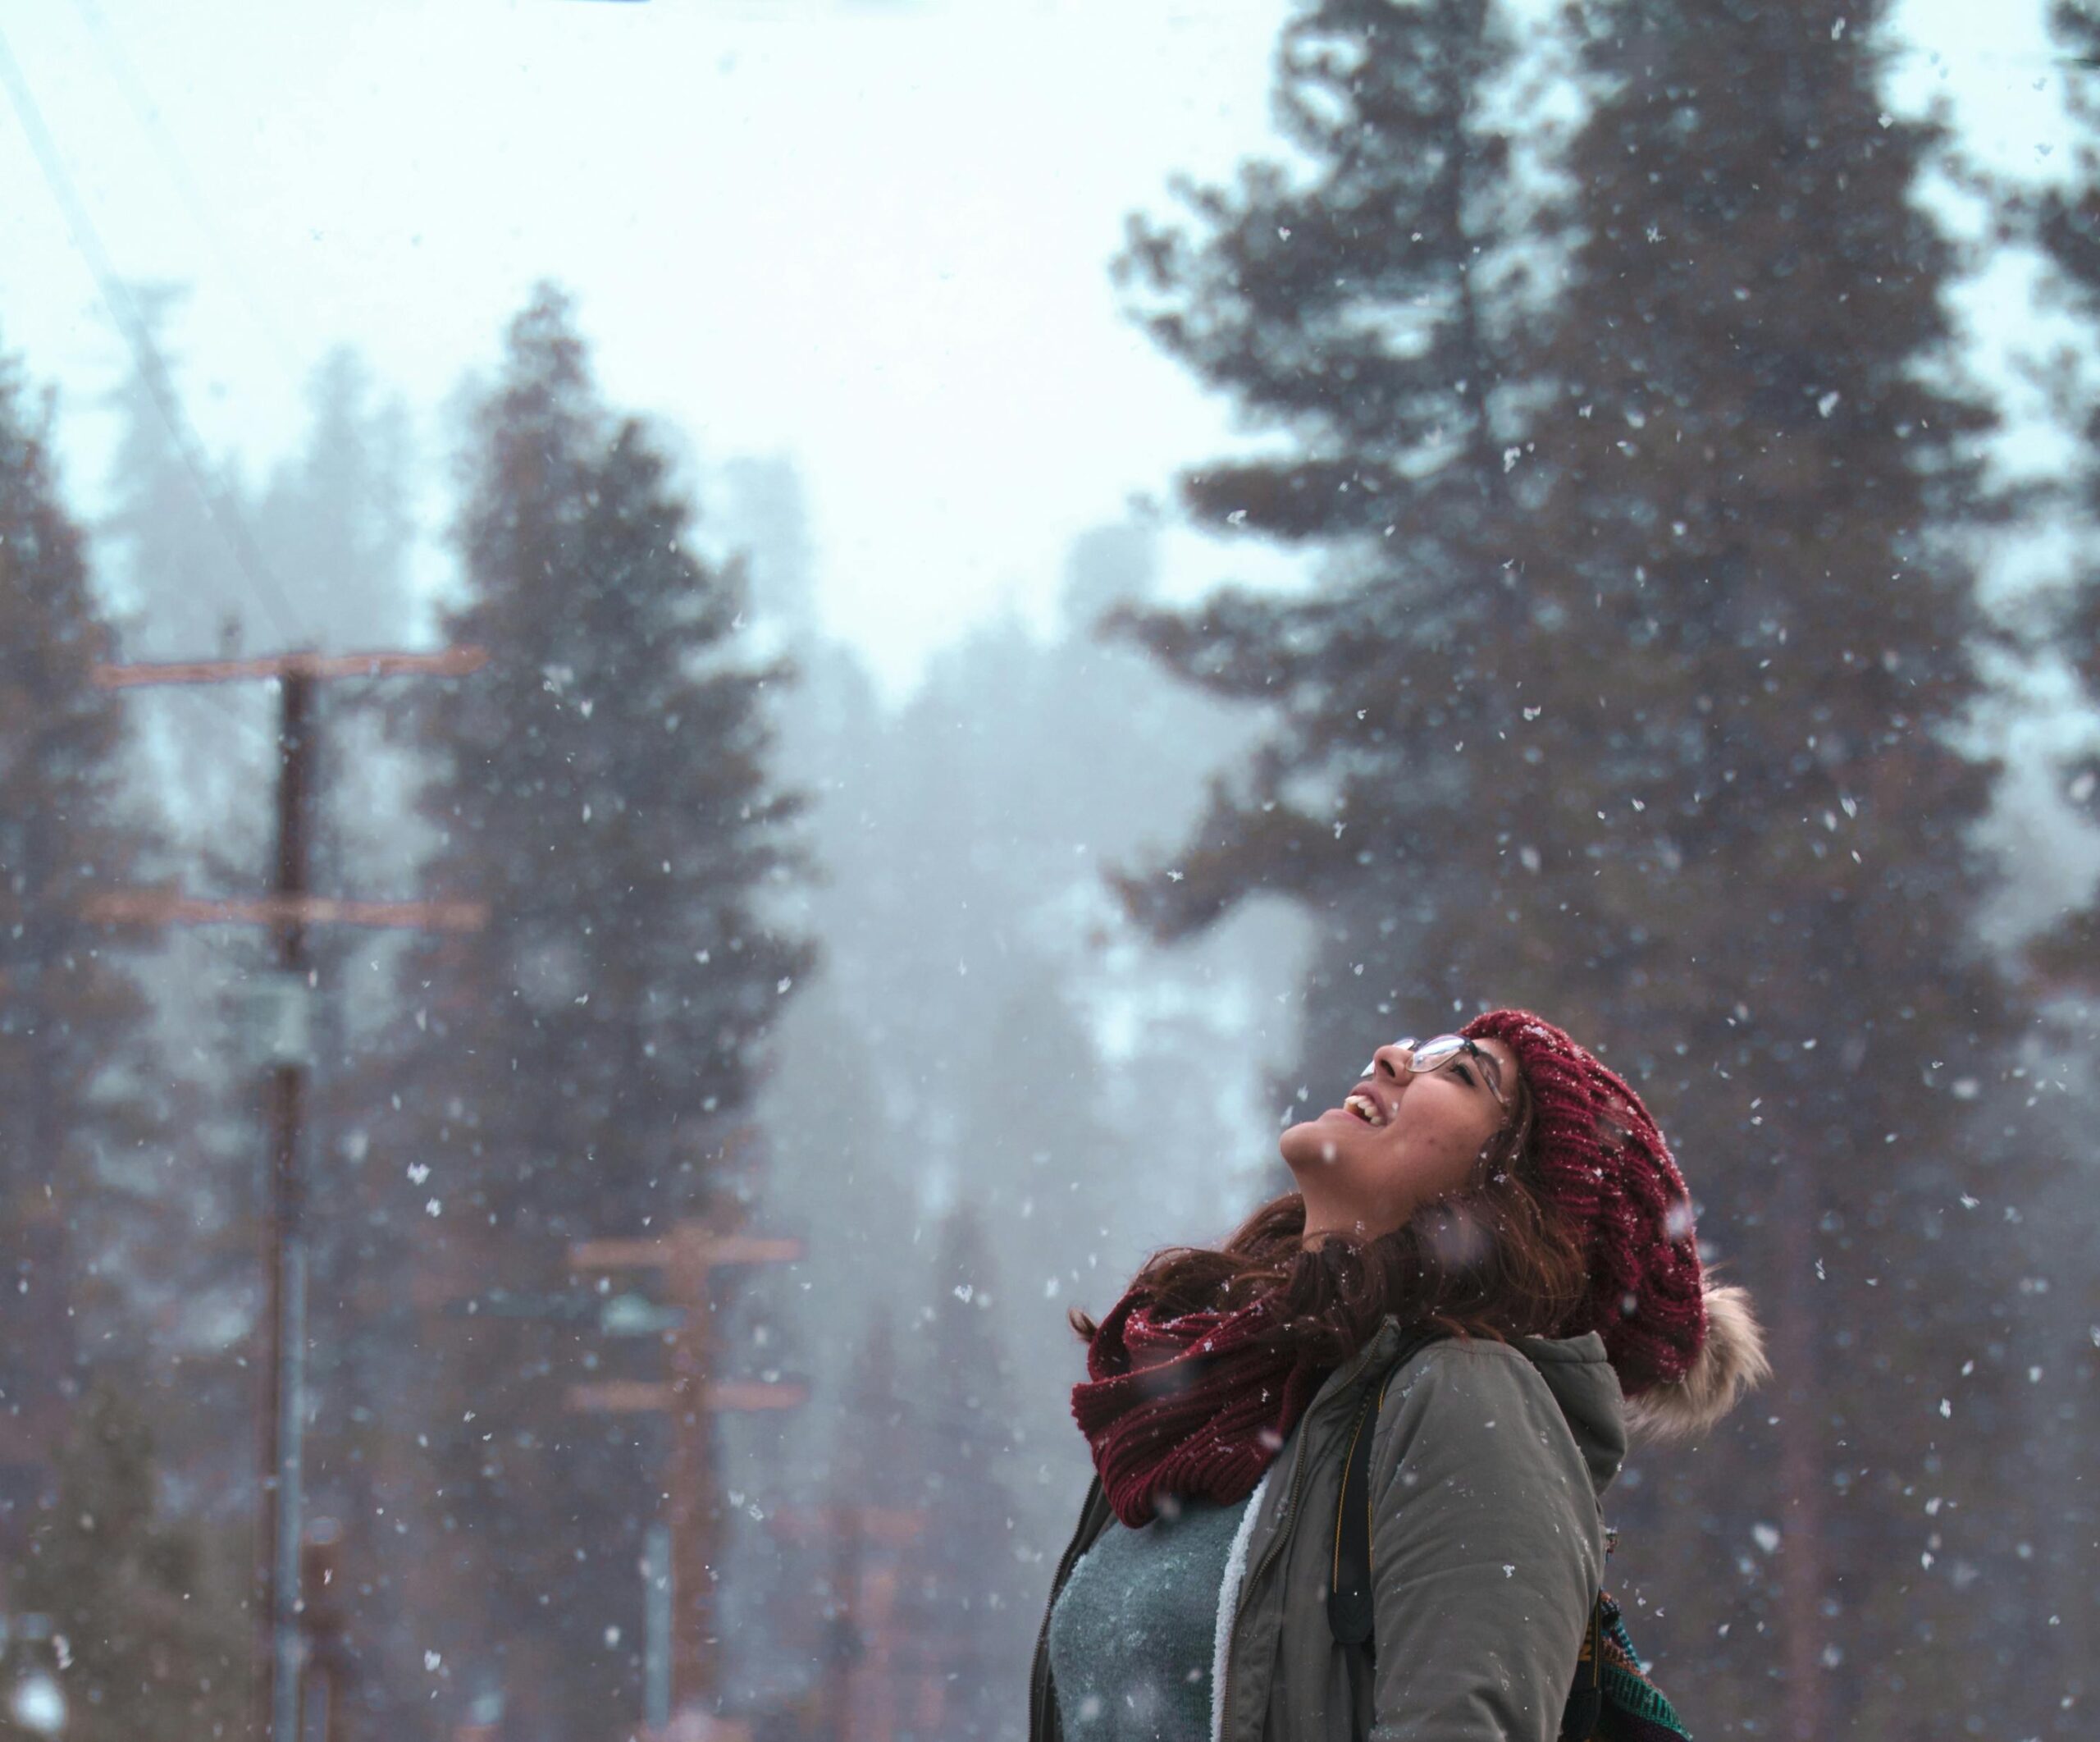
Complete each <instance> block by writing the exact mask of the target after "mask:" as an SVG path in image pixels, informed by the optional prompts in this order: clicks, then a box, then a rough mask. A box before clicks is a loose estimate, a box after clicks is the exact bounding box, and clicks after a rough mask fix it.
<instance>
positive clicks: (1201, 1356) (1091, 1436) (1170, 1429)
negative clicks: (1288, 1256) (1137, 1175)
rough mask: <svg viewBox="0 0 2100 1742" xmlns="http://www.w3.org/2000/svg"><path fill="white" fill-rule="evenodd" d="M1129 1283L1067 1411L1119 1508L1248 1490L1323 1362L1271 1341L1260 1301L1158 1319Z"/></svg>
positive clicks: (1265, 1303) (1143, 1511)
mask: <svg viewBox="0 0 2100 1742" xmlns="http://www.w3.org/2000/svg"><path fill="white" fill-rule="evenodd" d="M1275 1328H1276V1317H1275V1310H1274V1307H1273V1305H1272V1303H1271V1301H1269V1300H1267V1299H1263V1300H1259V1301H1254V1302H1253V1304H1252V1305H1247V1306H1243V1307H1240V1308H1239V1309H1238V1310H1235V1311H1232V1312H1199V1313H1185V1314H1183V1315H1181V1316H1180V1318H1178V1319H1159V1320H1155V1319H1153V1317H1152V1315H1151V1314H1150V1312H1149V1311H1148V1301H1147V1298H1146V1296H1144V1294H1143V1292H1140V1291H1139V1289H1138V1288H1136V1287H1133V1288H1131V1289H1130V1292H1128V1293H1126V1294H1125V1296H1123V1298H1122V1299H1121V1300H1120V1301H1117V1302H1116V1305H1115V1308H1114V1310H1112V1311H1111V1312H1110V1314H1109V1315H1108V1316H1107V1318H1106V1319H1103V1320H1102V1321H1101V1328H1100V1329H1099V1330H1098V1332H1096V1333H1095V1334H1094V1338H1093V1342H1092V1344H1091V1345H1090V1346H1089V1348H1088V1350H1087V1357H1086V1369H1087V1374H1088V1377H1087V1378H1086V1379H1084V1380H1082V1381H1081V1382H1080V1383H1079V1384H1077V1385H1075V1386H1074V1387H1073V1388H1072V1419H1073V1420H1075V1421H1076V1422H1078V1423H1079V1424H1080V1432H1081V1433H1084V1434H1085V1435H1086V1437H1087V1439H1088V1441H1089V1443H1091V1444H1092V1446H1093V1465H1094V1468H1095V1469H1096V1470H1099V1471H1100V1473H1101V1481H1102V1486H1103V1488H1105V1489H1106V1490H1107V1496H1108V1503H1109V1505H1110V1506H1112V1507H1114V1508H1115V1511H1116V1516H1117V1517H1118V1518H1120V1519H1121V1520H1123V1522H1124V1523H1125V1525H1129V1526H1130V1528H1131V1529H1136V1528H1137V1527H1138V1526H1139V1525H1144V1524H1148V1523H1149V1522H1150V1521H1151V1520H1152V1519H1153V1516H1155V1515H1156V1514H1157V1511H1158V1509H1159V1504H1158V1503H1159V1500H1160V1497H1161V1496H1162V1495H1166V1494H1182V1495H1190V1496H1197V1497H1203V1498H1204V1499H1208V1500H1216V1501H1220V1502H1227V1503H1229V1502H1232V1501H1235V1500H1240V1499H1244V1498H1245V1497H1246V1496H1247V1495H1249V1494H1250V1493H1253V1489H1254V1484H1256V1483H1257V1482H1258V1481H1260V1480H1261V1479H1262V1471H1263V1470H1267V1468H1268V1467H1269V1465H1270V1463H1271V1461H1273V1460H1274V1458H1275V1457H1276V1453H1277V1452H1280V1451H1281V1449H1282V1447H1283V1443H1284V1441H1285V1438H1287V1437H1288V1436H1289V1434H1290V1430H1291V1429H1292V1427H1293V1426H1294V1424H1296V1422H1297V1420H1298V1418H1299V1416H1300V1415H1303V1413H1304V1412H1305V1408H1306V1406H1307V1405H1308V1404H1309V1403H1310V1402H1312V1401H1313V1394H1314V1393H1315V1392H1317V1391H1318V1390H1319V1388H1320V1382H1321V1381H1322V1379H1325V1378H1326V1376H1327V1373H1328V1371H1329V1369H1327V1368H1326V1367H1324V1366H1317V1365H1314V1364H1313V1363H1312V1362H1310V1361H1308V1360H1304V1359H1303V1358H1302V1357H1300V1356H1295V1355H1293V1354H1290V1352H1288V1351H1284V1350H1280V1349H1278V1348H1277V1347H1276V1342H1275V1339H1274V1336H1273V1333H1274V1331H1275Z"/></svg>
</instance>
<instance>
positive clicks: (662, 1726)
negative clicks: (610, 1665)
mask: <svg viewBox="0 0 2100 1742" xmlns="http://www.w3.org/2000/svg"><path fill="white" fill-rule="evenodd" d="M647 1544H648V1546H647V1547H646V1548H645V1549H644V1550H643V1552H644V1553H645V1554H646V1556H647V1557H648V1558H647V1561H646V1563H645V1565H644V1566H643V1568H642V1578H643V1580H644V1581H645V1583H644V1585H643V1589H642V1613H643V1615H644V1616H645V1617H646V1625H645V1628H644V1631H643V1647H642V1652H643V1655H642V1672H641V1674H642V1721H643V1723H645V1724H646V1725H647V1726H649V1729H650V1731H651V1732H652V1733H660V1732H662V1731H667V1730H669V1728H670V1727H671V1603H672V1597H673V1593H672V1589H671V1581H672V1579H673V1576H674V1575H673V1572H672V1570H671V1569H672V1562H671V1527H670V1526H669V1525H651V1526H650V1527H649V1534H648V1538H647Z"/></svg>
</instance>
